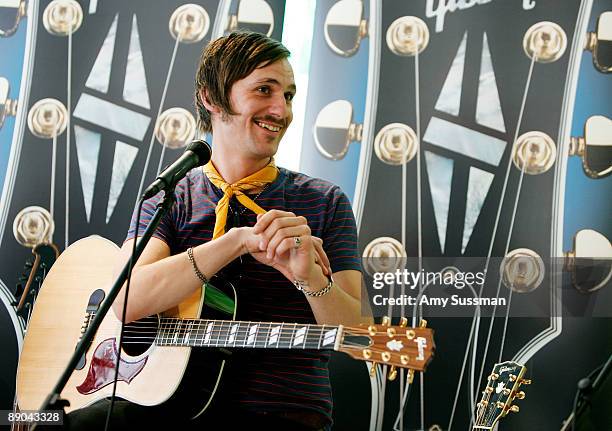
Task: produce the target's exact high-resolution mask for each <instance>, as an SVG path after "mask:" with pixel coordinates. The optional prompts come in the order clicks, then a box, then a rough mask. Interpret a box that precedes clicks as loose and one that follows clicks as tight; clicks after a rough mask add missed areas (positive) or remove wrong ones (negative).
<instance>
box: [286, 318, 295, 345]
mask: <svg viewBox="0 0 612 431" xmlns="http://www.w3.org/2000/svg"><path fill="white" fill-rule="evenodd" d="M295 328H297V323H294V324H293V329H292V330H291V338H290V339H289V345H288V346H287V348H288V349H290V348H291V346H292V345H293V337H295Z"/></svg>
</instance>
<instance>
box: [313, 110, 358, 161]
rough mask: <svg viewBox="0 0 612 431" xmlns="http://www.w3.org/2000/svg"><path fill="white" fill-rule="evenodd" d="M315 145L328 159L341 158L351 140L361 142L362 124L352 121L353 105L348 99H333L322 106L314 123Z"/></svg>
mask: <svg viewBox="0 0 612 431" xmlns="http://www.w3.org/2000/svg"><path fill="white" fill-rule="evenodd" d="M313 133H314V139H315V146H316V148H317V150H318V151H319V153H320V154H321V155H322V156H323V157H325V158H327V159H330V160H340V159H343V158H344V156H345V155H346V153H348V151H349V147H350V145H351V142H361V139H362V133H363V124H359V123H355V122H354V121H353V105H352V104H351V102H349V101H348V100H335V101H333V102H331V103H329V104H328V105H326V106H324V107H323V109H321V111H319V114H318V115H317V118H316V119H315V124H314V132H313Z"/></svg>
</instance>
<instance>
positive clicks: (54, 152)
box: [49, 133, 57, 242]
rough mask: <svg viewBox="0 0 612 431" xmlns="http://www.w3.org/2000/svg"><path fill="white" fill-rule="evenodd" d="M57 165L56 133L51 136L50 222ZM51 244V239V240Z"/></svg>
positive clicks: (52, 213)
mask: <svg viewBox="0 0 612 431" xmlns="http://www.w3.org/2000/svg"><path fill="white" fill-rule="evenodd" d="M56 165H57V133H54V134H53V147H52V149H51V194H50V198H49V212H50V213H51V220H54V217H55V176H56V174H55V170H56ZM51 242H53V239H51Z"/></svg>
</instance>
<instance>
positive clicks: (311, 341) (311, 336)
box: [304, 325, 320, 349]
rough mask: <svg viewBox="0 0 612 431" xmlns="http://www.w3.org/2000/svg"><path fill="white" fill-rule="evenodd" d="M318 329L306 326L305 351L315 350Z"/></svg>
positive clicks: (315, 326) (313, 326) (317, 340)
mask: <svg viewBox="0 0 612 431" xmlns="http://www.w3.org/2000/svg"><path fill="white" fill-rule="evenodd" d="M319 332H320V328H319V327H318V326H317V325H308V333H307V335H306V342H305V343H304V348H305V349H316V348H317V343H318V342H319V336H320V334H319Z"/></svg>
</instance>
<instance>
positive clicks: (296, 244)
mask: <svg viewBox="0 0 612 431" xmlns="http://www.w3.org/2000/svg"><path fill="white" fill-rule="evenodd" d="M293 243H294V246H293V247H294V248H300V246H301V245H302V238H300V237H299V236H294V237H293Z"/></svg>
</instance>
